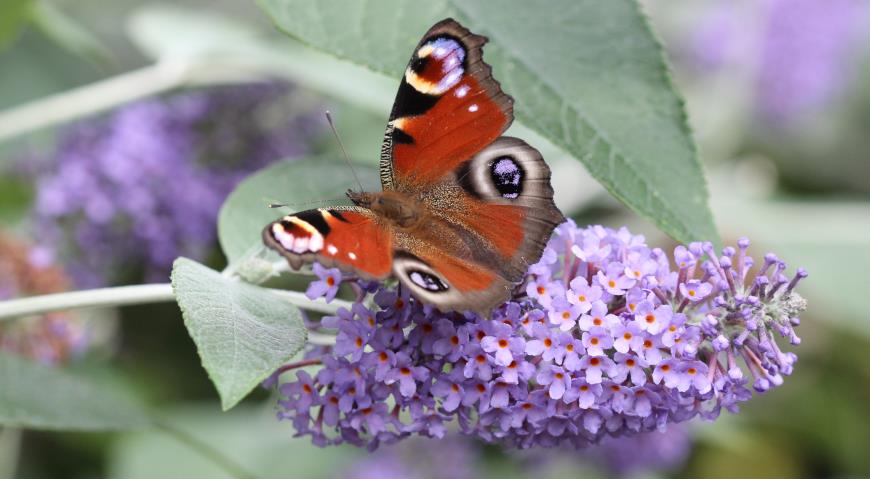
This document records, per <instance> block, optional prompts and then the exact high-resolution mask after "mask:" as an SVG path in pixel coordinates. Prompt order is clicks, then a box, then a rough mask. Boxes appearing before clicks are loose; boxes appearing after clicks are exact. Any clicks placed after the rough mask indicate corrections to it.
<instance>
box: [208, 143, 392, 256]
mask: <svg viewBox="0 0 870 479" xmlns="http://www.w3.org/2000/svg"><path fill="white" fill-rule="evenodd" d="M358 172H359V174H360V177H361V180H362V181H363V186H364V187H365V188H366V189H368V190H371V189H375V188H379V187H378V186H377V185H378V182H377V175H376V174H375V171H374V169H372V168H358ZM348 188H359V187H358V186H357V183H356V180H355V179H354V176H353V170H351V169H350V168H349V167H348V166H347V164H345V163H336V162H332V161H327V160H326V159H324V158H310V159H307V160H304V161H297V162H293V163H290V162H279V163H276V164H274V165H271V166H268V167H266V168H264V169H262V170H260V171H259V172H257V173H255V174H253V175H251V176H249V177H248V178H246V179H245V181H243V182H242V183H241V184H239V186H238V187H237V188H236V189H235V191H233V192H232V193H231V194H230V196H229V197H228V198H227V200H226V202H224V204H223V206H222V207H221V211H220V214H219V215H218V237H219V239H220V243H221V247H222V248H223V250H224V254H226V255H227V259H229V260H230V261H231V262H232V261H236V260H238V259H240V258H241V257H243V256H244V255H245V254H246V253H247V252H249V251H251V249H252V248H253V247H255V246H257V245H261V244H262V239H261V236H260V235H261V233H262V231H263V228H265V227H266V225H267V224H268V223H269V222H270V221H274V220H275V219H276V218H278V217H279V216H281V211H279V210H275V209H272V208H269V207H268V205H269V203H283V204H287V205H288V206H289V207H290V208H291V209H293V210H295V211H298V210H304V209H310V208H315V207H317V206H323V205H324V204H327V203H332V204H335V203H337V202H342V201H345V197H344V192H345V191H346V190H347V189H348Z"/></svg>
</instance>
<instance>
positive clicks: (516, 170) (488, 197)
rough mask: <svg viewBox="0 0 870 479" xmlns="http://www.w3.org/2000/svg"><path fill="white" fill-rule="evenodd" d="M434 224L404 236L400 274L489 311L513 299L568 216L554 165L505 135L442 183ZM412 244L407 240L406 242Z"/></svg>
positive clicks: (423, 293)
mask: <svg viewBox="0 0 870 479" xmlns="http://www.w3.org/2000/svg"><path fill="white" fill-rule="evenodd" d="M435 191H437V194H438V195H440V197H441V198H445V197H447V198H449V199H450V200H449V201H437V200H436V201H430V202H427V205H428V214H429V215H430V217H431V218H432V220H430V222H431V223H433V226H432V228H433V229H434V230H436V231H437V234H432V233H430V232H427V231H425V230H424V231H422V232H421V234H420V235H419V236H418V237H417V238H414V240H411V241H407V240H402V238H401V237H402V235H406V234H411V233H407V232H397V234H398V235H399V238H400V241H398V242H397V247H398V248H402V247H405V248H407V251H402V250H400V251H398V252H396V253H395V259H394V262H393V273H394V274H395V275H396V276H397V277H398V278H399V279H400V280H401V281H402V282H403V283H404V284H405V285H407V286H408V287H409V288H410V289H411V291H412V292H413V293H415V295H417V296H419V297H422V298H424V299H425V300H426V301H428V302H430V303H433V304H436V305H438V306H439V308H441V309H444V310H460V311H461V310H474V311H478V312H481V313H483V314H485V313H487V312H488V311H489V310H490V309H491V308H493V307H495V306H496V305H498V304H500V303H502V302H504V301H506V300H507V299H508V298H509V296H510V292H511V290H512V289H513V285H514V284H516V283H517V282H518V281H520V280H521V279H522V278H523V276H524V274H525V273H526V271H527V270H528V267H529V265H530V264H531V263H534V262H536V261H537V260H538V259H539V258H540V256H541V252H542V251H543V249H544V247H545V246H546V242H547V240H548V239H549V236H550V233H551V232H552V231H553V228H554V227H555V226H556V225H557V224H559V223H560V222H562V221H564V217H563V216H562V213H561V212H560V211H559V210H558V208H556V205H555V204H554V203H553V189H552V187H551V186H550V169H549V168H548V167H547V164H546V163H545V162H544V160H543V158H542V157H541V154H540V153H539V152H538V151H537V150H535V149H534V148H532V147H531V146H529V145H528V144H526V143H525V142H524V141H522V140H520V139H517V138H511V137H500V138H498V139H497V140H496V141H494V142H493V143H492V144H490V145H489V146H487V147H486V148H484V149H483V150H482V151H480V152H479V153H477V154H476V155H474V156H473V157H472V158H470V159H468V160H466V161H464V162H462V163H461V164H460V165H459V166H458V167H457V168H456V169H455V170H454V171H453V172H452V174H451V175H450V176H448V177H447V178H446V179H445V180H444V181H443V182H442V183H440V184H438V185H436V186H435ZM404 245H407V246H404Z"/></svg>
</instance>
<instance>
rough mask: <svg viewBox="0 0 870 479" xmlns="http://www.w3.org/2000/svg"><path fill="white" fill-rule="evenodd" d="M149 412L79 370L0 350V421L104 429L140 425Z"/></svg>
mask: <svg viewBox="0 0 870 479" xmlns="http://www.w3.org/2000/svg"><path fill="white" fill-rule="evenodd" d="M149 422H150V421H149V419H148V415H147V412H146V411H145V410H144V409H143V408H142V407H141V406H139V405H137V404H135V403H134V402H132V401H131V400H130V399H128V398H126V397H125V396H123V395H121V394H119V393H118V391H117V390H115V389H113V388H110V387H107V386H104V385H102V384H100V383H97V382H93V381H92V380H90V379H88V378H87V377H84V376H82V375H81V374H80V373H78V372H73V371H66V370H62V369H59V368H52V367H49V366H45V365H42V364H37V363H34V362H32V361H29V360H26V359H23V358H20V357H18V356H14V355H11V354H8V353H3V352H0V425H3V426H11V427H21V428H29V429H52V430H79V431H105V430H120V429H130V428H136V427H142V426H145V425H148V423H149Z"/></svg>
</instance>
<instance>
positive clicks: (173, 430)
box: [156, 420, 257, 479]
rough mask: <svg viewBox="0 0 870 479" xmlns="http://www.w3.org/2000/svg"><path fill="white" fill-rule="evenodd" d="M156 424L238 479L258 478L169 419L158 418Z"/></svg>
mask: <svg viewBox="0 0 870 479" xmlns="http://www.w3.org/2000/svg"><path fill="white" fill-rule="evenodd" d="M156 425H157V427H158V428H159V429H161V430H162V431H163V432H165V433H166V434H168V435H170V436H172V437H173V438H175V440H177V441H178V442H180V443H182V444H184V445H185V446H187V447H189V448H191V449H192V450H194V451H196V452H197V453H198V454H199V455H200V456H202V457H203V458H205V459H208V460H209V461H211V462H213V463H214V464H215V465H216V466H218V467H220V468H221V469H223V470H224V471H226V473H227V474H229V475H231V476H233V477H235V478H237V479H256V477H257V476H255V475H254V474H253V473H252V472H251V471H248V470H247V469H245V468H244V467H243V466H242V465H241V464H239V463H238V462H236V461H234V460H232V459H230V457H229V456H228V455H227V454H226V453H224V452H221V451H219V450H217V449H215V448H214V447H213V446H211V445H210V444H208V443H206V442H204V441H203V440H201V439H199V438H198V437H196V436H194V435H193V434H190V433H189V432H187V431H184V430H182V429H181V428H179V427H177V426H175V425H173V424H170V423H169V422H167V421H162V420H158V421H157V422H156Z"/></svg>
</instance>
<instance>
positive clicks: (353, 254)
mask: <svg viewBox="0 0 870 479" xmlns="http://www.w3.org/2000/svg"><path fill="white" fill-rule="evenodd" d="M347 257H348V258H350V259H354V260H355V259H356V253H354V252H353V251H351V252H350V253H348V254H347Z"/></svg>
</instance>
